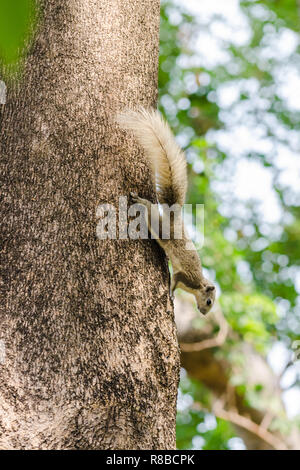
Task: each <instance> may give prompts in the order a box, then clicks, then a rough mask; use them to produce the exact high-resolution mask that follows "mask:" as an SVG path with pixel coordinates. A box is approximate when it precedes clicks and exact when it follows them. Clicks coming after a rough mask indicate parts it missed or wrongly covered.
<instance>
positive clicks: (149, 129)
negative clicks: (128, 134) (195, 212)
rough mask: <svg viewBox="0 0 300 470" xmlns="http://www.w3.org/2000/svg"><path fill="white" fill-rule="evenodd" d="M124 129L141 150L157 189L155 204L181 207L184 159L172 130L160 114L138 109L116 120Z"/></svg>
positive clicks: (185, 172) (184, 189)
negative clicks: (133, 137) (134, 138)
mask: <svg viewBox="0 0 300 470" xmlns="http://www.w3.org/2000/svg"><path fill="white" fill-rule="evenodd" d="M117 122H118V124H119V125H120V127H122V128H123V129H126V130H130V131H132V132H133V134H134V135H135V137H136V139H137V140H138V142H139V143H140V145H141V146H142V147H143V149H144V151H145V155H146V158H147V159H148V161H149V163H150V166H151V169H152V172H153V182H154V183H155V186H156V192H157V198H158V201H159V202H160V203H161V204H163V203H167V204H169V205H172V204H175V203H177V204H180V205H181V206H182V205H183V204H184V201H185V195H186V189H187V171H186V159H185V155H184V153H183V151H182V150H181V148H180V147H179V146H178V144H177V143H176V141H175V138H174V136H173V134H172V132H171V129H170V127H169V125H168V124H167V122H166V121H165V120H164V119H163V118H162V116H161V115H160V113H159V112H158V111H155V110H147V109H144V108H139V109H138V110H137V111H132V110H126V111H124V112H122V113H120V114H119V115H118V116H117Z"/></svg>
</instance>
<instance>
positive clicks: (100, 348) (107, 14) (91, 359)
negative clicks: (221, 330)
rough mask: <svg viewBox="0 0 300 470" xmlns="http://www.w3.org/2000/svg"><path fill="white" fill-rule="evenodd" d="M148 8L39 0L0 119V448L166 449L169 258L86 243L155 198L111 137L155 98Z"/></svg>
mask: <svg viewBox="0 0 300 470" xmlns="http://www.w3.org/2000/svg"><path fill="white" fill-rule="evenodd" d="M158 36H159V0H102V1H100V0H97V1H96V0H85V1H84V2H82V1H81V0H69V1H67V2H66V1H65V0H41V1H40V23H39V28H38V32H37V33H36V35H35V38H34V41H33V43H32V46H31V48H30V51H29V54H28V56H27V59H26V61H25V65H24V73H23V78H22V80H21V81H20V82H19V83H18V84H17V85H16V86H14V87H13V88H12V87H8V93H7V103H6V104H5V105H3V106H2V110H1V138H0V149H1V159H2V170H1V180H2V192H3V196H4V199H3V201H4V202H3V203H2V206H1V217H0V219H1V225H2V237H3V242H4V243H3V248H2V257H3V262H2V267H3V270H2V273H3V292H4V302H2V303H1V304H2V306H1V317H0V318H1V323H0V339H1V341H2V343H1V344H2V345H3V347H4V349H5V358H4V356H3V354H2V359H3V360H2V363H1V364H0V375H1V377H0V448H2V449H74V448H75V449H76V448H77V449H83V448H85V449H146V448H148V449H171V448H174V447H175V412H176V396H177V385H178V376H179V354H178V344H177V339H176V329H175V324H174V317H173V306H172V304H171V302H170V299H169V294H168V283H169V275H168V270H167V264H166V260H165V257H164V255H163V253H162V252H161V250H160V249H159V247H158V245H156V244H155V243H154V242H151V241H147V240H146V241H139V240H136V241H134V240H106V241H101V240H99V239H98V238H97V236H96V225H97V219H96V208H97V206H98V205H99V204H101V203H107V202H108V203H111V204H114V205H117V203H118V198H119V196H128V195H129V192H130V191H136V192H138V193H140V194H141V195H142V196H146V197H150V198H151V197H153V194H152V185H151V182H150V173H149V171H148V168H147V166H146V164H145V161H144V159H143V155H142V154H141V150H140V149H139V148H137V146H136V144H135V143H134V141H133V139H130V138H128V137H127V136H126V135H125V134H124V133H121V132H120V131H119V130H118V129H117V126H116V125H115V123H114V119H113V118H114V115H115V113H116V111H117V110H119V109H121V108H123V107H125V106H136V105H137V104H143V105H144V106H154V105H155V104H156V99H157V69H158Z"/></svg>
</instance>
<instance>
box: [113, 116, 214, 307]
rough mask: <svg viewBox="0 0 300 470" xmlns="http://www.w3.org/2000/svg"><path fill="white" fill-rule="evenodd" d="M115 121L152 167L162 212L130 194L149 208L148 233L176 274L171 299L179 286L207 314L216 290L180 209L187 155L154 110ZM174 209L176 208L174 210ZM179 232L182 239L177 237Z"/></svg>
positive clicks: (183, 193)
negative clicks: (165, 232)
mask: <svg viewBox="0 0 300 470" xmlns="http://www.w3.org/2000/svg"><path fill="white" fill-rule="evenodd" d="M116 121H117V123H118V124H119V126H120V127H121V128H122V129H124V130H129V131H132V132H133V134H134V136H135V138H136V139H137V141H138V143H139V144H140V145H141V147H142V148H143V150H144V152H145V156H146V159H147V161H148V164H149V166H150V168H151V172H152V181H153V185H154V189H155V192H156V197H157V200H158V203H159V204H160V206H161V207H162V208H163V211H160V210H159V208H158V205H157V204H152V203H151V201H149V200H147V199H143V198H141V197H139V196H138V195H137V194H136V193H130V194H131V197H132V200H133V202H135V203H138V204H141V205H142V206H144V207H146V208H147V211H145V213H146V214H147V216H146V221H147V226H148V230H149V232H150V233H151V235H152V238H154V239H156V241H157V242H158V243H159V245H160V246H161V248H162V249H163V250H164V252H165V254H166V255H167V257H168V258H169V260H170V261H171V264H172V269H173V275H172V279H171V285H170V296H171V298H172V299H173V298H174V291H175V289H176V288H177V287H179V288H181V289H183V290H185V291H187V292H190V293H192V294H194V296H195V298H196V301H197V307H198V310H199V311H200V312H201V313H202V314H204V315H205V314H207V313H208V312H209V310H210V309H211V307H212V306H213V303H214V300H215V295H216V289H215V286H214V285H213V284H212V283H211V282H210V281H209V280H207V279H206V278H205V277H204V276H203V273H202V265H201V261H200V258H199V256H198V253H197V250H196V247H195V245H194V243H193V242H192V240H190V238H189V237H188V236H187V234H186V232H185V229H184V226H183V220H182V215H181V212H182V210H181V209H182V206H183V205H184V202H185V197H186V191H187V166H186V158H185V154H184V152H183V150H182V149H181V148H180V147H179V146H178V144H177V142H176V141H175V138H174V136H173V134H172V131H171V129H170V127H169V125H168V123H167V122H166V121H165V120H164V119H163V118H162V116H161V114H160V113H159V112H158V111H156V110H154V109H151V110H147V109H145V108H139V109H137V110H135V111H134V110H125V111H123V112H121V113H119V114H118V115H117V117H116ZM170 206H171V211H172V213H171V220H170V221H169V223H170V232H169V237H167V239H166V237H164V236H163V234H162V228H163V226H164V222H165V219H166V216H165V214H166V208H170ZM173 207H177V209H175V210H174V211H173V210H172V208H173ZM169 214H170V212H169ZM181 228H182V230H180V229H181ZM179 230H180V233H181V236H180V237H176V236H175V235H176V233H177V234H178V233H179V232H178V231H179ZM187 247H188V249H187Z"/></svg>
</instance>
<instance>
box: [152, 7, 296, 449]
mask: <svg viewBox="0 0 300 470" xmlns="http://www.w3.org/2000/svg"><path fill="white" fill-rule="evenodd" d="M299 30H300V2H297V1H296V0H265V1H242V0H226V1H223V0H210V1H209V2H207V1H201V0H184V1H183V0H182V1H181V0H172V1H163V2H162V11H161V46H160V70H159V96H160V109H161V111H162V112H163V113H164V114H165V116H166V118H167V119H168V121H169V122H170V124H171V126H172V128H173V129H174V131H175V133H176V136H177V140H178V142H179V143H180V145H182V146H183V148H184V149H185V150H186V154H187V158H188V161H189V182H190V190H189V197H188V202H189V203H193V204H196V203H204V204H205V243H204V247H203V248H202V249H201V250H200V254H201V258H202V262H203V265H204V266H205V268H206V275H207V276H208V277H210V279H212V280H213V281H214V282H215V283H216V285H217V287H218V304H217V305H216V307H215V309H214V312H213V313H212V314H211V315H210V316H209V317H207V318H201V317H200V316H199V315H198V314H197V312H196V310H195V308H194V305H193V304H192V303H191V299H190V298H189V297H188V296H183V295H180V293H179V294H178V295H177V300H176V318H177V326H178V332H179V339H180V343H181V351H182V365H183V369H182V372H181V383H180V390H179V397H178V416H177V445H178V448H179V449H269V448H270V449H272V448H275V449H287V448H296V449H300V432H299V431H300V430H299V424H300V388H299V372H300V361H299V360H297V359H300V341H299V339H300V297H299V294H300V267H299V264H300V244H299V240H300V207H299V206H300V154H299V152H300V134H299V129H300V119H299V117H300V47H299V44H300V36H299ZM297 341H299V342H297Z"/></svg>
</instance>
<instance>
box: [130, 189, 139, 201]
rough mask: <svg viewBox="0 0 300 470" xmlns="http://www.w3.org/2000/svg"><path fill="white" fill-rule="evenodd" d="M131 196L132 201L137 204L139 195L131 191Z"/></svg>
mask: <svg viewBox="0 0 300 470" xmlns="http://www.w3.org/2000/svg"><path fill="white" fill-rule="evenodd" d="M130 196H131V199H132V200H133V201H135V202H136V201H137V200H138V195H137V193H134V192H132V191H131V192H130Z"/></svg>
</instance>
